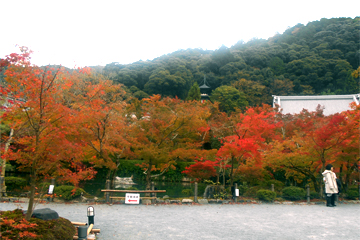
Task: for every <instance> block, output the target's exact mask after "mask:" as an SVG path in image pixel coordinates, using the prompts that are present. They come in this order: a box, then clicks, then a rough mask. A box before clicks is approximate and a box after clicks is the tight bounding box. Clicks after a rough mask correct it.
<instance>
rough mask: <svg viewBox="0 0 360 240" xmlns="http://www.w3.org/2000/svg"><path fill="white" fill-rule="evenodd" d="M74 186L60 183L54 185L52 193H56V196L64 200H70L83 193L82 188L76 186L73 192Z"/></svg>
mask: <svg viewBox="0 0 360 240" xmlns="http://www.w3.org/2000/svg"><path fill="white" fill-rule="evenodd" d="M74 188H75V187H74V186H69V185H62V186H58V187H55V189H54V193H55V194H56V196H58V197H60V198H62V199H64V200H72V199H75V198H77V197H80V195H81V193H85V191H84V189H82V188H77V189H76V190H75V192H74V191H73V190H74Z"/></svg>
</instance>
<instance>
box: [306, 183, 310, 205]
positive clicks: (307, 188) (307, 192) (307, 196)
mask: <svg viewBox="0 0 360 240" xmlns="http://www.w3.org/2000/svg"><path fill="white" fill-rule="evenodd" d="M306 199H307V203H308V204H310V186H309V184H307V185H306Z"/></svg>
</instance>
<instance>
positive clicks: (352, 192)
mask: <svg viewBox="0 0 360 240" xmlns="http://www.w3.org/2000/svg"><path fill="white" fill-rule="evenodd" d="M358 197H359V188H358V186H351V187H349V189H348V190H347V192H346V198H347V199H350V200H355V199H357V198H358Z"/></svg>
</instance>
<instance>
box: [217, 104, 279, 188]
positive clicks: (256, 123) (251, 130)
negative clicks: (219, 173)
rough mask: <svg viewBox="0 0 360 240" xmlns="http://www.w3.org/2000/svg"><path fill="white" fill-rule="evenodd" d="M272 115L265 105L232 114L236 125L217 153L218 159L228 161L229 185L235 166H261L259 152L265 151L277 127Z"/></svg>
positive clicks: (231, 182) (272, 112)
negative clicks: (229, 166) (229, 167)
mask: <svg viewBox="0 0 360 240" xmlns="http://www.w3.org/2000/svg"><path fill="white" fill-rule="evenodd" d="M274 115H275V113H274V111H273V109H271V108H270V106H266V105H264V106H262V107H257V108H248V109H247V111H246V112H245V113H244V114H243V113H236V114H234V116H233V117H234V118H235V119H236V121H237V123H236V125H235V126H234V129H233V134H232V135H229V136H226V137H224V138H223V146H222V147H221V148H220V149H219V151H218V152H217V156H218V157H222V158H225V159H229V165H231V169H230V185H232V184H233V179H234V170H235V167H236V166H239V165H248V166H252V165H258V166H259V165H260V166H261V164H262V161H261V159H262V156H261V154H260V151H263V150H265V148H266V147H267V144H266V143H267V142H269V140H270V139H271V138H272V137H273V136H274V131H275V129H276V128H277V127H278V125H279V124H278V123H276V122H275V121H274Z"/></svg>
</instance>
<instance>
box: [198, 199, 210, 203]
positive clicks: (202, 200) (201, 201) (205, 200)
mask: <svg viewBox="0 0 360 240" xmlns="http://www.w3.org/2000/svg"><path fill="white" fill-rule="evenodd" d="M198 203H199V204H209V201H208V200H207V199H198Z"/></svg>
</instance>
